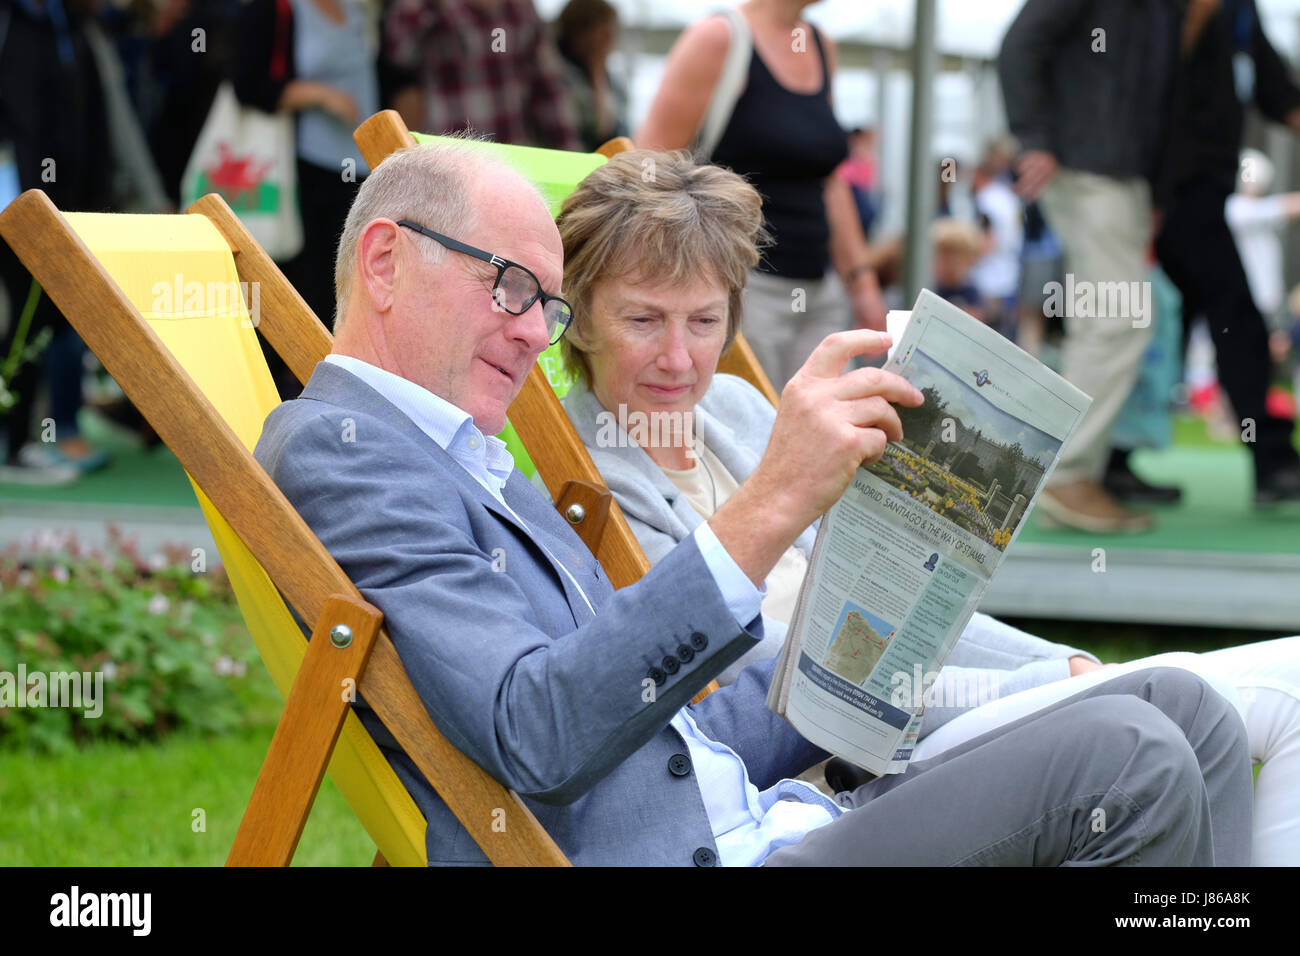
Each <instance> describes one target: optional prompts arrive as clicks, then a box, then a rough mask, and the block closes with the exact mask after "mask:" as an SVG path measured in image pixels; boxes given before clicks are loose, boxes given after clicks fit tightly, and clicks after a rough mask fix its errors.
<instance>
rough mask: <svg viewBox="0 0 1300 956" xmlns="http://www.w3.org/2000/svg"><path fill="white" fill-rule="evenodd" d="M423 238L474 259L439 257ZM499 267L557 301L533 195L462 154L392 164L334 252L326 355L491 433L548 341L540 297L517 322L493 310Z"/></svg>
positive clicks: (559, 274) (358, 205) (560, 257)
mask: <svg viewBox="0 0 1300 956" xmlns="http://www.w3.org/2000/svg"><path fill="white" fill-rule="evenodd" d="M401 220H410V221H411V222H412V223H414V224H416V225H418V226H420V227H421V229H420V230H417V229H409V228H406V227H402V226H399V225H397V223H398V222H400V221H401ZM423 230H427V231H429V232H435V233H439V234H441V235H442V236H445V237H447V238H448V239H450V240H455V241H457V242H460V243H463V244H465V245H467V246H471V247H474V248H476V249H478V250H481V252H482V254H481V255H478V254H470V253H467V252H463V251H452V250H450V249H447V248H446V247H445V246H444V245H443V244H442V242H441V241H440V240H437V239H434V238H432V237H431V236H429V235H428V234H427V233H426V232H424V231H423ZM489 257H492V261H490V262H489V261H486V260H487V259H488V258H489ZM505 262H510V263H514V264H516V265H518V266H520V267H522V268H523V269H526V270H528V271H529V272H531V273H532V274H533V276H534V277H535V278H536V280H537V282H538V283H539V284H540V287H541V291H542V292H546V293H547V294H549V295H553V296H558V295H560V282H561V279H562V278H563V275H564V250H563V247H562V245H561V243H560V234H559V231H558V230H557V229H556V227H555V221H554V220H553V219H552V218H551V215H550V213H549V212H548V211H547V208H546V203H545V202H543V200H542V197H541V195H540V194H539V193H538V191H537V189H536V187H534V186H533V185H532V184H531V183H529V182H528V181H527V180H526V179H524V178H523V177H522V176H520V175H519V174H518V173H517V172H515V171H514V170H513V169H511V168H509V167H508V166H506V165H504V164H502V163H501V162H499V161H496V160H494V159H493V158H492V157H490V156H489V155H488V154H486V153H485V152H484V151H483V150H482V149H480V148H476V147H472V146H468V145H465V146H462V145H452V146H442V145H439V146H419V147H416V148H414V149H404V150H401V151H399V152H396V153H394V154H392V155H391V156H389V157H388V158H387V159H386V160H384V162H383V163H382V164H380V166H379V167H378V168H377V169H376V170H375V171H374V172H373V173H372V174H371V175H370V178H369V179H367V180H366V181H365V183H363V184H362V186H361V189H360V191H359V192H358V195H357V199H356V202H355V203H354V204H353V207H352V211H351V212H350V213H349V214H348V220H347V224H346V225H345V227H344V233H343V238H342V240H341V241H340V243H339V255H338V280H339V281H338V294H339V297H340V301H339V305H340V312H339V318H338V319H337V320H336V321H335V324H334V333H335V334H334V351H335V352H337V353H339V354H341V355H348V356H351V357H353V358H356V359H360V360H361V361H363V362H366V363H368V364H370V365H373V366H375V367H377V368H381V369H384V370H385V371H388V372H391V373H393V374H394V375H397V376H399V377H401V378H404V379H406V380H407V381H410V382H413V383H415V384H416V385H418V386H420V387H421V388H423V389H425V390H426V391H429V392H432V393H433V394H434V395H437V396H439V397H440V398H443V399H444V400H446V401H448V402H450V403H451V404H453V405H455V406H456V407H458V408H460V409H462V410H464V411H466V412H468V413H469V414H470V415H471V416H472V417H473V419H474V422H475V424H476V425H477V426H478V427H479V428H480V429H481V430H482V431H484V432H485V433H487V434H493V433H495V432H497V431H499V430H500V429H501V428H502V427H503V426H504V424H505V419H506V413H507V409H508V408H509V406H510V403H511V402H513V401H514V399H515V396H516V395H518V393H519V389H520V388H522V387H523V383H524V380H525V379H526V378H527V376H528V373H529V371H530V370H531V368H532V367H533V365H534V364H535V363H536V361H537V356H538V355H539V354H541V352H542V350H543V349H545V348H546V346H547V343H548V342H549V341H550V334H551V331H550V329H549V327H548V324H547V322H546V317H545V314H544V309H543V303H542V300H541V298H540V296H539V297H537V298H535V299H534V300H533V302H532V304H531V305H530V306H529V307H528V308H527V309H525V311H524V312H523V313H520V314H518V315H516V314H514V313H511V312H508V311H506V310H505V309H504V308H502V307H500V306H499V304H498V301H497V299H496V298H495V297H494V295H493V289H494V286H495V283H496V281H497V280H498V277H499V276H500V275H501V269H502V267H503V266H502V264H503V263H505Z"/></svg>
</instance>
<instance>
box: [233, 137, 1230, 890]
mask: <svg viewBox="0 0 1300 956" xmlns="http://www.w3.org/2000/svg"><path fill="white" fill-rule="evenodd" d="M449 243H454V244H452V245H449ZM562 262H563V258H562V249H561V245H560V241H559V236H558V233H557V232H556V228H555V225H554V223H553V222H552V220H551V217H550V216H549V214H548V213H547V209H546V206H545V204H544V203H543V201H542V199H541V198H540V196H539V195H538V193H537V192H536V190H535V189H534V188H533V187H532V186H531V185H530V184H529V183H527V182H526V181H524V180H523V179H522V178H521V177H520V176H519V175H517V174H516V173H515V172H513V171H512V170H510V169H508V168H506V167H504V166H502V165H499V164H497V163H493V162H489V161H487V160H486V159H485V157H484V155H483V154H482V153H481V152H468V151H466V150H465V149H464V148H463V147H417V148H412V149H408V150H403V151H399V152H397V153H394V154H393V155H392V156H390V157H389V158H388V159H386V160H385V161H384V163H383V164H382V165H381V166H379V167H378V168H377V169H376V170H375V171H374V172H373V173H372V174H371V175H370V177H369V178H368V179H367V180H366V182H365V183H364V184H363V185H362V187H361V189H360V191H359V193H358V196H357V199H356V201H355V203H354V205H353V207H352V210H351V212H350V213H349V216H348V220H347V223H346V225H345V228H344V233H343V236H342V239H341V241H340V246H339V253H338V260H337V275H338V286H339V311H338V319H337V323H336V338H335V342H334V350H333V354H332V355H330V356H329V357H328V358H327V359H326V360H325V361H323V362H322V363H321V364H320V365H318V366H317V368H316V370H315V373H314V374H313V376H312V379H311V381H310V382H309V383H308V385H307V387H306V389H305V390H304V392H303V394H302V397H301V398H300V399H298V400H295V401H290V402H286V403H285V404H283V405H281V406H280V407H279V408H277V409H276V410H275V411H274V412H272V413H271V415H270V416H269V417H268V419H267V421H266V425H265V428H264V431H263V434H262V437H261V440H260V441H259V443H258V447H257V452H256V454H257V457H258V460H259V461H261V462H262V464H263V465H264V466H265V467H266V469H267V471H268V472H269V474H270V475H271V477H272V478H273V479H274V480H275V481H276V483H277V484H278V485H279V487H280V488H281V489H283V491H284V493H285V494H286V495H287V496H288V498H289V500H290V501H292V502H293V503H294V505H295V507H297V508H298V510H299V511H300V512H301V513H302V515H303V517H304V519H305V520H306V521H307V523H308V524H309V525H310V526H311V527H312V529H313V530H314V531H315V533H316V534H317V535H318V536H319V537H320V539H321V541H322V542H323V543H324V544H325V546H326V547H327V548H328V549H329V550H330V552H331V553H332V554H333V555H334V556H335V558H336V559H337V560H338V561H339V563H340V565H341V566H342V567H343V569H344V570H345V571H346V572H347V573H348V574H349V575H350V576H351V578H352V580H353V581H355V582H356V584H357V586H358V588H360V590H361V592H362V593H363V594H364V595H365V597H366V598H367V599H368V600H370V601H372V602H373V603H374V604H376V605H377V606H378V607H379V608H380V609H381V610H382V611H383V613H384V616H385V623H386V625H387V627H388V631H389V633H390V635H391V636H392V639H393V642H394V644H395V645H396V647H397V650H398V652H399V653H400V654H401V657H402V660H403V662H404V664H405V666H406V669H407V671H408V673H409V674H410V677H411V680H412V682H413V683H414V685H415V687H416V689H417V690H418V691H419V692H420V694H421V696H422V698H423V700H424V703H425V705H426V706H427V707H428V709H429V712H430V714H431V715H432V717H433V719H434V721H435V722H436V723H437V725H438V727H439V728H440V729H441V730H442V732H443V733H445V734H446V735H447V737H448V738H449V739H450V740H451V741H452V742H453V743H454V744H455V745H456V746H457V747H459V748H460V749H461V750H463V751H464V752H465V753H466V754H468V755H469V756H470V757H471V758H472V759H474V760H475V761H477V762H478V763H479V764H480V765H481V766H482V767H483V768H484V769H485V770H486V771H487V772H489V773H490V774H492V775H493V776H494V777H495V778H496V779H498V780H500V781H501V782H502V783H503V784H504V785H506V786H509V787H512V788H514V789H515V790H517V791H518V792H519V793H520V794H521V795H522V796H523V798H524V799H525V800H526V801H527V802H528V804H529V806H530V807H531V808H532V810H533V812H534V813H535V814H536V816H537V818H538V819H539V821H540V822H541V823H542V825H543V826H545V827H546V829H547V830H548V831H549V832H550V834H551V835H552V836H553V837H554V839H555V840H556V842H557V843H558V844H559V846H560V848H561V849H562V850H563V851H564V852H565V853H566V854H567V855H568V856H569V858H570V859H571V860H572V861H573V862H574V863H577V864H605V865H609V864H661V865H685V866H690V865H692V864H694V865H700V866H708V865H715V864H718V863H722V864H727V865H750V864H762V863H771V864H868V865H884V864H901V863H910V864H959V863H966V864H1043V865H1057V864H1063V863H1071V864H1107V863H1125V862H1127V863H1134V862H1140V863H1144V864H1157V865H1158V864H1211V863H1216V862H1217V863H1229V864H1244V863H1246V862H1247V859H1248V854H1249V833H1250V773H1249V766H1248V762H1247V755H1246V746H1245V734H1244V728H1243V727H1242V725H1241V720H1240V718H1239V717H1237V715H1236V713H1235V711H1234V710H1233V709H1232V708H1231V707H1230V706H1229V705H1228V704H1227V703H1226V702H1225V701H1223V700H1222V699H1221V698H1220V697H1218V696H1217V695H1216V694H1215V693H1214V692H1213V691H1212V690H1211V689H1210V688H1209V687H1208V686H1207V685H1205V684H1204V683H1202V682H1201V681H1200V679H1199V678H1197V677H1195V676H1193V675H1191V674H1189V673H1186V672H1182V671H1176V670H1169V669H1156V670H1150V671H1144V672H1138V673H1134V674H1131V675H1127V676H1125V677H1121V678H1118V679H1116V680H1114V681H1111V682H1108V683H1104V684H1101V685H1099V686H1097V687H1095V688H1093V689H1091V690H1089V691H1085V692H1084V693H1081V694H1079V695H1078V696H1076V697H1073V698H1070V699H1068V700H1066V701H1063V702H1061V703H1060V704H1058V705H1056V706H1054V707H1051V708H1048V709H1047V710H1045V711H1043V712H1040V713H1038V714H1035V715H1033V716H1032V717H1028V718H1026V719H1024V720H1021V721H1018V722H1016V723H1013V724H1011V725H1009V726H1007V727H1004V728H1000V729H998V730H997V731H994V732H991V733H989V734H987V735H985V736H983V737H980V738H977V739H975V740H971V741H969V742H968V743H966V744H963V745H961V746H959V747H956V748H954V749H953V750H951V751H948V752H946V753H944V754H942V755H940V756H939V757H936V758H933V759H931V760H926V761H920V762H917V763H916V764H914V765H913V766H912V767H911V768H910V769H909V770H908V771H907V772H906V773H904V774H898V775H895V776H892V777H885V778H880V779H877V780H874V781H872V782H870V783H867V784H865V785H863V786H861V787H859V788H857V789H856V790H854V791H852V792H845V793H840V794H838V795H837V796H836V797H835V798H834V799H828V798H826V797H824V796H823V795H822V794H821V793H819V792H818V791H816V790H815V789H813V788H812V787H810V786H806V785H804V784H802V783H799V782H796V781H793V780H791V779H789V778H791V777H793V776H795V775H797V774H798V773H800V772H801V771H803V770H804V769H806V768H807V767H808V766H810V765H812V764H814V763H816V762H817V761H818V760H820V759H823V758H824V757H825V756H826V755H825V753H824V752H823V751H820V750H818V749H817V748H815V747H813V746H812V745H810V744H808V743H807V742H806V741H804V740H803V739H802V738H800V737H799V736H798V735H797V734H796V733H795V732H794V730H793V728H791V726H790V725H789V724H787V723H786V722H785V721H783V720H782V719H780V718H779V717H777V716H776V715H774V714H773V713H771V711H769V710H768V709H767V707H766V706H765V704H764V696H765V693H766V690H767V687H768V684H769V683H770V680H771V676H772V672H773V665H774V661H773V660H770V659H769V660H766V661H763V662H760V663H757V664H754V665H751V666H750V667H748V668H747V669H746V670H745V671H744V672H742V674H741V676H740V677H739V679H737V680H736V681H735V682H734V683H732V684H731V685H729V686H727V687H724V688H723V689H721V690H720V691H717V692H715V693H713V694H711V695H709V696H708V697H706V698H704V700H703V701H701V702H700V703H699V704H696V705H693V706H692V705H690V704H689V701H690V700H691V698H692V697H693V696H694V695H695V694H696V693H697V692H698V691H699V690H700V689H702V688H703V687H704V686H705V684H707V683H708V681H709V680H710V679H711V678H712V677H713V675H715V674H716V673H718V672H719V671H721V670H722V669H723V668H725V667H726V666H727V664H729V663H730V662H731V661H733V660H735V659H736V658H737V657H739V656H740V655H741V654H742V653H743V652H744V651H745V650H746V649H747V648H749V647H751V646H752V645H753V644H754V643H755V641H756V640H758V639H759V638H760V637H761V626H762V625H761V619H760V616H759V604H760V598H761V595H762V588H763V582H764V579H765V577H766V575H767V574H768V572H769V570H770V569H771V568H772V567H773V565H774V564H775V562H776V560H777V558H778V557H779V556H780V554H781V553H782V552H783V551H785V549H786V548H788V547H789V546H790V545H791V543H792V542H793V541H794V539H795V537H796V536H797V535H798V534H799V533H800V532H801V531H803V530H804V529H805V528H807V527H808V525H809V524H810V523H811V522H812V521H813V520H814V519H815V518H816V517H817V516H818V515H820V514H821V513H823V512H824V511H825V510H826V509H827V508H828V507H830V505H831V504H833V503H834V502H835V501H836V500H837V499H838V498H839V497H840V496H841V495H842V494H843V492H844V490H845V488H846V487H847V486H848V484H849V481H850V480H851V479H852V478H853V476H854V475H855V473H856V472H857V469H858V466H859V464H861V463H862V462H863V461H874V460H876V459H877V458H879V456H880V455H881V453H882V451H883V449H884V447H885V443H886V441H887V440H889V439H891V438H895V439H896V438H898V437H900V435H901V429H900V426H899V420H898V415H897V413H896V411H895V409H894V407H893V405H894V403H898V404H902V405H911V406H915V405H918V404H919V403H920V402H921V396H920V394H919V393H918V392H916V390H915V389H914V388H913V387H912V386H911V385H909V384H908V383H907V382H905V381H904V380H903V379H902V378H900V377H898V376H894V375H890V374H886V373H883V372H881V371H880V370H878V369H870V368H868V369H860V370H857V371H854V372H850V373H848V374H845V375H840V372H841V370H842V369H843V368H844V366H845V365H846V363H848V361H849V360H850V359H852V358H853V357H854V356H855V355H870V354H875V353H878V352H879V351H880V350H881V349H882V348H883V347H884V346H885V344H886V342H887V341H888V340H887V338H886V337H885V336H883V335H881V334H879V333H875V332H870V331H857V332H845V333H840V334H836V335H833V336H830V337H829V338H828V339H826V341H824V342H823V343H822V344H821V345H820V346H819V347H818V349H817V350H816V352H815V353H814V354H813V355H812V356H811V357H810V358H809V360H808V362H807V363H806V364H805V365H804V367H803V368H802V369H801V370H800V372H799V373H798V374H797V375H796V376H795V378H794V380H793V381H792V382H791V383H790V386H789V387H788V388H787V389H786V390H785V393H784V395H783V400H782V404H781V411H780V414H779V416H778V418H777V420H776V424H775V427H774V429H773V432H772V439H771V444H770V446H769V448H768V452H767V454H766V455H765V456H764V458H763V460H762V463H761V465H760V466H759V467H758V469H757V470H756V471H755V473H754V474H753V475H752V476H751V478H750V479H749V480H748V481H746V482H745V484H744V485H743V486H742V487H741V488H740V489H739V490H738V491H737V492H736V493H735V494H734V495H733V496H732V497H731V498H730V499H729V500H728V501H727V502H726V503H725V505H724V506H723V507H720V508H719V509H718V511H717V513H716V514H715V515H714V516H713V518H712V519H710V520H709V521H708V522H706V523H705V524H702V525H701V526H700V528H699V529H698V530H697V532H696V533H695V534H694V535H693V536H692V537H691V538H688V539H687V540H685V541H684V542H682V544H681V545H679V546H678V547H677V549H676V550H675V551H674V552H673V553H672V554H670V555H669V556H668V557H667V558H665V559H664V560H662V561H661V562H659V563H658V564H657V565H656V566H655V567H654V568H653V569H652V570H651V571H650V573H648V574H647V575H646V576H645V577H644V578H643V579H642V580H641V581H639V582H638V583H637V584H635V585H633V586H631V587H628V588H624V589H622V590H620V591H618V592H615V591H614V590H613V589H612V588H611V586H610V584H609V582H608V580H607V579H606V578H605V576H604V575H603V574H602V573H601V571H600V568H599V566H598V565H597V563H596V561H595V559H594V558H593V557H592V555H591V554H590V552H589V551H588V550H587V549H586V547H585V546H584V545H583V543H582V542H581V540H580V539H579V538H578V537H577V536H576V535H575V534H574V533H573V531H572V530H571V528H570V527H569V526H568V524H567V523H566V522H565V521H564V520H563V518H561V517H560V516H559V515H558V514H557V512H556V511H555V510H554V508H553V507H552V506H551V504H550V502H549V501H547V500H546V499H545V497H544V496H543V495H542V494H541V493H539V492H538V491H537V490H536V489H535V488H534V487H533V486H532V485H531V484H530V483H529V482H528V481H526V480H525V479H524V478H523V477H522V476H521V475H519V474H518V473H517V472H516V471H515V470H514V468H513V463H512V461H511V459H510V457H509V455H508V453H506V452H505V451H504V447H503V445H501V444H500V443H498V442H497V441H496V440H495V439H493V438H492V437H490V436H492V435H493V434H494V433H495V432H497V431H498V430H499V429H500V428H501V427H502V426H503V425H504V423H505V419H506V410H507V409H508V408H509V406H510V403H511V401H512V400H513V399H514V397H515V396H516V394H517V393H518V392H519V389H520V387H521V385H522V383H523V380H524V377H525V376H526V374H527V373H528V371H529V370H530V369H531V368H532V366H533V363H534V362H535V360H536V359H537V356H538V355H539V354H540V352H541V351H542V350H543V349H544V348H545V347H546V346H547V343H548V342H550V341H553V340H556V339H557V338H558V336H559V334H561V333H562V332H563V328H564V324H565V321H566V320H567V318H568V316H567V313H566V309H567V306H566V305H565V304H564V303H563V300H562V299H560V298H558V296H559V285H560V277H561V274H562ZM358 707H359V709H360V710H361V711H362V716H363V719H364V720H366V722H367V725H368V726H369V727H370V729H371V732H372V733H373V734H374V735H375V737H376V739H377V740H378V741H379V742H380V745H381V746H383V747H385V749H386V753H387V755H388V757H389V759H390V761H391V762H392V763H393V766H394V767H395V769H396V771H397V773H398V774H399V776H401V777H402V779H403V781H404V782H405V784H406V785H407V786H408V787H409V788H410V790H411V792H412V794H413V795H414V797H415V799H416V801H417V802H418V803H419V805H420V807H421V809H422V811H423V812H424V814H425V817H426V819H427V820H428V837H427V839H428V855H429V860H430V862H431V863H439V864H473V863H483V862H485V860H486V858H485V856H484V855H483V853H482V851H481V850H480V849H479V848H478V847H477V846H476V845H475V844H474V842H473V841H472V840H471V839H470V837H469V836H468V834H467V833H466V831H465V830H464V828H463V827H462V826H461V825H460V823H459V822H458V821H457V820H456V819H455V818H454V816H453V815H452V814H451V813H450V812H449V811H448V809H447V808H446V806H445V805H444V804H443V803H442V802H441V801H440V800H439V798H438V797H437V795H436V794H435V793H434V792H433V790H432V789H431V788H430V787H429V785H428V784H427V782H426V781H425V780H424V778H423V777H422V776H421V775H420V774H419V773H418V771H417V770H416V769H415V767H414V765H413V764H412V763H411V761H410V760H409V759H408V758H407V757H406V755H405V754H403V753H402V752H401V751H400V749H398V748H397V747H396V745H395V743H394V742H393V740H392V738H391V737H390V736H389V735H387V733H386V732H385V731H384V730H383V728H382V725H381V724H380V723H379V721H378V720H377V719H375V717H374V715H373V713H372V712H369V711H368V710H367V709H366V708H365V707H364V706H363V704H362V702H358ZM1099 816H1100V817H1101V818H1104V820H1105V825H1104V826H1101V827H1098V826H1097V825H1096V821H1097V819H1098V818H1099ZM506 825H507V826H509V821H508V820H507V821H506Z"/></svg>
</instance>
